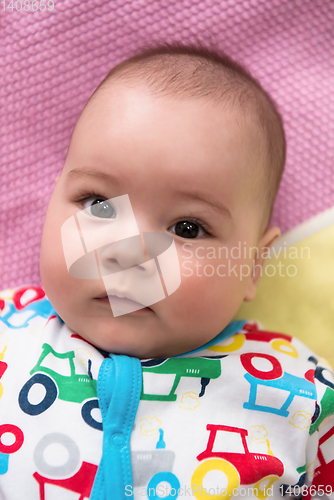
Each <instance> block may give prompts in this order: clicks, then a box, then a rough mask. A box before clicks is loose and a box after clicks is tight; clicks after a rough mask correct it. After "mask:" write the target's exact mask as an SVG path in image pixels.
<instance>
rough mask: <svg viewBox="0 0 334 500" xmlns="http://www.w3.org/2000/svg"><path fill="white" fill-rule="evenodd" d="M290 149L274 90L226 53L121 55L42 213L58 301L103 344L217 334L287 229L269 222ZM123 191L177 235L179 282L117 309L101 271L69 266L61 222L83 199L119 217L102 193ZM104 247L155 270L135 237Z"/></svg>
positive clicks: (153, 221) (181, 345)
mask: <svg viewBox="0 0 334 500" xmlns="http://www.w3.org/2000/svg"><path fill="white" fill-rule="evenodd" d="M284 161H285V139H284V131H283V126H282V121H281V118H280V116H279V114H278V112H277V110H276V108H275V106H274V104H273V102H272V101H271V99H270V98H269V96H268V95H267V94H266V93H265V92H264V91H263V90H262V88H261V87H260V85H259V84H258V83H257V82H256V81H255V80H254V79H253V78H252V77H251V76H250V75H249V74H248V73H247V72H246V71H245V70H244V69H242V68H241V67H240V66H239V65H237V64H236V63H234V62H233V61H232V60H230V59H229V58H227V57H225V56H219V55H217V54H215V53H212V52H210V51H207V50H205V49H193V48H187V47H183V46H180V45H167V44H165V45H162V46H160V47H158V48H155V49H149V50H146V51H144V52H143V53H142V54H140V55H137V56H135V57H134V58H131V59H129V60H127V61H125V62H123V63H122V64H120V65H118V66H116V67H115V68H114V69H113V70H112V71H111V72H110V73H109V75H108V76H107V77H106V79H105V80H104V81H103V82H102V83H101V85H100V86H99V87H98V88H97V90H96V91H95V92H94V94H93V96H92V97H91V98H90V100H89V101H88V103H87V105H86V107H85V108H84V110H83V112H82V114H81V116H80V118H79V120H78V122H77V124H76V126H75V129H74V131H73V135H72V138H71V142H70V146H69V149H68V153H67V157H66V161H65V165H64V168H63V170H62V173H61V175H60V177H59V179H58V181H57V183H56V187H55V190H54V192H53V195H52V197H51V200H50V204H49V208H48V211H47V215H46V220H45V225H44V232H43V239H42V247H41V277H42V283H43V286H44V288H45V291H46V294H47V296H48V298H49V299H50V301H51V303H52V305H53V307H54V308H55V310H56V311H57V313H58V314H59V316H60V317H61V318H62V319H63V320H64V321H65V323H66V324H67V325H68V326H69V327H70V328H71V329H72V330H74V331H75V332H76V333H77V334H79V335H80V336H81V337H83V338H84V339H86V340H87V341H89V342H91V343H92V344H94V345H95V346H96V347H98V348H101V349H103V350H105V351H108V352H113V353H119V354H127V355H130V356H136V357H139V358H149V357H167V356H172V355H177V354H180V353H184V352H186V351H189V350H192V349H195V348H197V347H199V346H200V345H203V344H204V343H206V342H208V341H210V340H211V339H213V338H214V337H215V336H216V335H217V334H218V333H219V332H220V331H221V330H223V329H224V328H225V327H226V326H227V324H228V323H229V322H230V321H231V320H232V319H233V317H234V315H235V313H236V312H237V310H238V309H239V307H240V305H241V303H242V302H243V301H244V300H252V299H253V298H254V296H255V293H256V286H257V282H258V279H259V277H260V274H261V265H262V264H263V258H262V255H261V254H263V252H261V249H263V248H266V247H269V246H270V245H271V243H272V242H273V240H274V239H275V238H276V237H277V236H279V234H280V231H279V229H278V228H277V227H271V228H268V227H267V226H268V223H269V221H270V217H271V212H272V207H273V203H274V200H275V196H276V193H277V190H278V186H279V182H280V178H281V175H282V172H283V168H284ZM123 195H127V196H128V199H129V200H130V203H131V207H132V210H133V214H134V217H135V221H136V223H137V227H138V230H139V232H140V234H142V233H143V232H156V233H157V234H159V233H160V234H161V233H165V234H166V233H168V234H171V235H172V236H173V239H174V244H175V247H176V251H177V255H178V259H179V265H180V272H181V283H180V286H179V287H178V288H177V290H176V291H175V292H174V293H172V294H170V295H168V294H167V293H165V296H166V298H165V299H163V300H159V301H158V302H156V303H153V304H152V305H150V307H149V308H145V309H140V310H138V311H134V312H130V313H128V314H124V315H120V316H117V317H114V315H113V313H112V309H111V307H110V304H109V302H108V299H107V298H106V299H105V300H103V299H101V298H99V297H101V296H103V295H106V288H105V286H104V282H103V280H102V277H101V274H100V275H99V276H100V278H94V279H78V278H75V277H73V276H71V275H70V274H69V272H68V269H67V265H66V262H65V257H64V250H63V245H62V238H61V228H62V226H63V224H64V222H65V221H67V220H68V219H70V218H71V217H72V218H73V220H74V217H73V216H74V214H77V213H78V212H81V211H83V210H84V209H86V211H85V213H86V212H89V216H90V217H91V218H93V219H94V218H96V219H98V218H103V219H104V220H106V219H107V218H110V219H115V217H117V213H116V212H117V211H115V209H114V207H113V204H112V201H111V202H110V201H106V200H111V199H114V198H117V197H121V196H123ZM124 241H125V240H124ZM108 248H109V249H108V250H107V251H106V252H105V253H104V254H103V255H102V257H101V255H100V258H103V259H105V262H104V265H105V266H109V268H110V273H117V272H119V271H122V270H126V269H129V268H134V269H135V271H134V272H137V271H138V272H139V273H140V272H141V273H145V272H148V271H147V269H146V268H145V267H144V266H140V264H142V262H140V261H139V260H138V255H136V251H135V245H126V244H124V246H123V247H122V242H120V243H119V244H118V245H114V246H113V245H109V247H108ZM240 248H241V252H240V251H239V252H238V249H240ZM256 248H257V249H258V250H256ZM233 249H234V250H233ZM100 264H101V262H100ZM101 265H102V264H101ZM242 266H243V267H242ZM254 266H256V267H255V268H254ZM119 276H123V279H121V280H120V281H119V289H118V288H117V290H116V291H115V290H114V293H118V295H126V296H127V295H129V296H130V297H131V298H132V299H134V300H135V299H136V297H133V293H132V292H133V289H131V279H130V280H129V279H128V280H127V279H126V278H124V276H125V274H124V273H123V275H122V273H119ZM128 276H130V275H128ZM132 276H133V274H132ZM116 300H117V299H116ZM137 301H138V299H137Z"/></svg>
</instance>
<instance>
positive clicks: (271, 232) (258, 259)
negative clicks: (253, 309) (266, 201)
mask: <svg viewBox="0 0 334 500" xmlns="http://www.w3.org/2000/svg"><path fill="white" fill-rule="evenodd" d="M280 235H281V230H280V228H279V227H276V226H274V227H270V228H268V229H267V230H266V231H265V233H264V235H263V236H262V238H261V239H260V241H259V243H258V245H257V248H258V250H257V253H256V255H255V257H254V261H253V269H252V274H251V280H250V282H249V285H248V288H247V291H246V295H245V298H244V300H245V301H246V302H249V301H251V300H253V299H254V298H255V295H256V288H257V284H258V282H259V279H260V277H261V275H262V270H263V265H264V263H265V260H266V257H267V256H268V254H269V248H270V247H271V246H272V244H273V243H274V241H275V240H276V238H278V237H279V236H280Z"/></svg>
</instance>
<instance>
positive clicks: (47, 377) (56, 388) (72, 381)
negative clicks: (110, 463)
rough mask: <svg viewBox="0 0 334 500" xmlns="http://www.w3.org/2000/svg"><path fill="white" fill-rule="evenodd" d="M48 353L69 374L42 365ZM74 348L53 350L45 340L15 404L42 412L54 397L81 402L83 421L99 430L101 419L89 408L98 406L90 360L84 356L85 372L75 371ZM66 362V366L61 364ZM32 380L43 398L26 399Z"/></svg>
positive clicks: (30, 411)
mask: <svg viewBox="0 0 334 500" xmlns="http://www.w3.org/2000/svg"><path fill="white" fill-rule="evenodd" d="M47 356H49V358H48V360H50V357H55V358H57V359H59V360H63V361H64V368H67V369H68V367H69V369H70V371H69V373H70V375H69V376H68V375H62V374H60V373H58V372H57V371H55V370H53V369H52V368H49V367H47V366H43V361H44V360H45V358H46V357H47ZM74 358H75V353H74V351H68V352H65V353H59V352H56V351H55V350H54V349H53V348H52V347H51V346H50V345H49V344H43V346H42V354H41V355H40V357H39V360H38V361H37V363H36V365H35V366H34V368H33V369H32V370H31V371H30V375H32V377H31V378H30V379H29V380H28V381H27V382H26V383H25V384H24V386H23V387H22V389H21V391H20V394H19V405H20V408H21V410H22V411H23V412H24V413H27V414H28V415H33V416H36V415H40V414H41V413H43V412H45V411H46V410H47V409H48V408H50V406H51V405H53V403H54V402H55V400H56V399H57V398H58V399H61V400H63V401H69V402H72V403H79V404H81V403H83V404H82V408H81V415H82V418H83V420H84V421H85V422H86V424H88V425H90V426H91V427H93V428H94V429H98V430H102V423H101V422H98V421H97V420H95V419H94V418H93V416H92V411H93V410H94V409H96V408H98V407H99V405H98V399H97V393H96V380H94V379H93V377H92V374H91V365H92V362H91V360H90V359H89V360H88V375H82V374H80V375H78V374H76V373H75V366H74ZM65 364H66V366H65ZM35 384H40V385H42V386H44V388H45V396H44V398H43V399H42V400H41V401H40V402H39V403H37V404H33V403H31V402H30V401H29V392H30V390H31V389H32V387H33V386H34V385H35Z"/></svg>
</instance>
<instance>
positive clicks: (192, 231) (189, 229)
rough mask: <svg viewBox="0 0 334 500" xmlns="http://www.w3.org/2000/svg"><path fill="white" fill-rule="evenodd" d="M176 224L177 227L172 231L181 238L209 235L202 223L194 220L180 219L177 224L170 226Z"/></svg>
mask: <svg viewBox="0 0 334 500" xmlns="http://www.w3.org/2000/svg"><path fill="white" fill-rule="evenodd" d="M174 226H175V229H174V230H172V231H171V232H172V233H173V234H176V235H177V236H180V237H181V238H197V237H198V236H204V235H208V234H209V233H208V232H207V231H206V230H204V229H203V227H202V226H201V224H199V223H196V222H193V221H191V220H183V221H179V222H177V223H176V224H173V226H171V227H170V228H169V230H171V228H173V227H174Z"/></svg>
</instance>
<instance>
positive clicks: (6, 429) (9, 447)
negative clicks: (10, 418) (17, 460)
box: [0, 424, 24, 474]
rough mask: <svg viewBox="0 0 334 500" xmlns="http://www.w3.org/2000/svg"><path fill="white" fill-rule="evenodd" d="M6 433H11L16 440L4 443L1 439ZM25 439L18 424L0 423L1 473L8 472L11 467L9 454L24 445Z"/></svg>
mask: <svg viewBox="0 0 334 500" xmlns="http://www.w3.org/2000/svg"><path fill="white" fill-rule="evenodd" d="M4 434H11V435H12V436H13V438H14V442H13V443H11V444H4V443H3V442H2V440H1V438H2V436H3V435H4ZM23 441H24V435H23V432H22V431H21V429H20V428H19V427H17V425H13V424H2V425H0V474H6V473H7V471H8V467H9V455H11V454H12V453H16V452H17V451H18V450H19V449H20V448H21V446H22V444H23Z"/></svg>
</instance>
